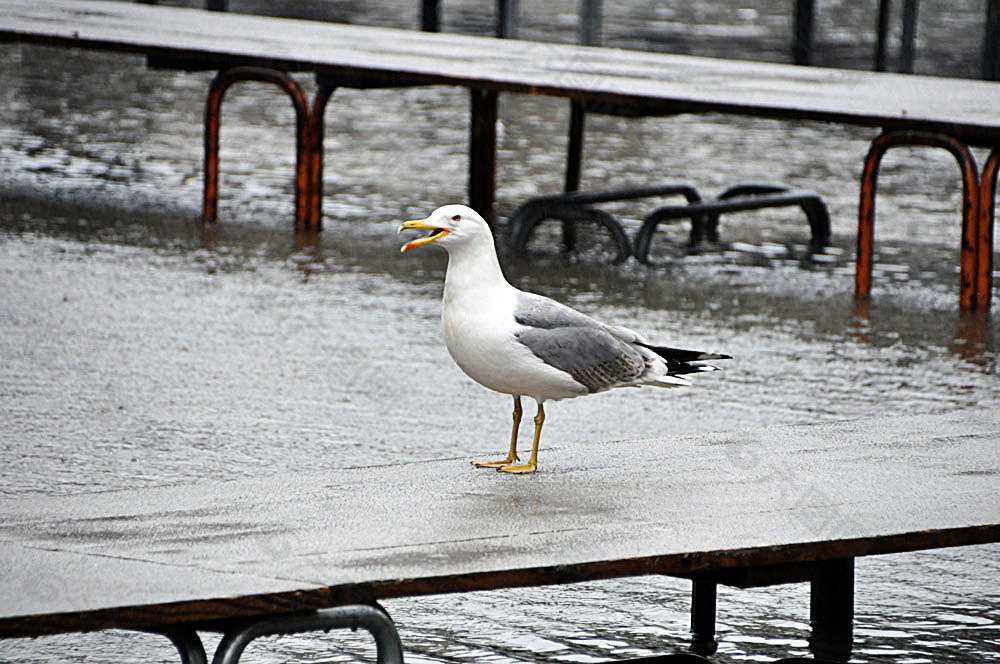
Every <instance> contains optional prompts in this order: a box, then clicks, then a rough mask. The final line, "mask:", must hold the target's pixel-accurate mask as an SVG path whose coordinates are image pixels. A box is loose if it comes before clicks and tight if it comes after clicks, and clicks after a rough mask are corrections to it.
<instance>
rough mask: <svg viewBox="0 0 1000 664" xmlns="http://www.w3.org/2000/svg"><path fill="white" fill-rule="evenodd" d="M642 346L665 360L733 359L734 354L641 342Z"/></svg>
mask: <svg viewBox="0 0 1000 664" xmlns="http://www.w3.org/2000/svg"><path fill="white" fill-rule="evenodd" d="M639 345H640V346H643V347H645V348H648V349H649V350H651V351H653V352H654V353H656V354H657V355H659V356H660V357H662V358H663V359H665V360H675V361H677V362H700V361H702V360H731V359H733V356H732V355H726V354H725V353H706V352H704V351H700V350H685V349H683V348H671V347H669V346H652V345H650V344H644V343H640V344H639Z"/></svg>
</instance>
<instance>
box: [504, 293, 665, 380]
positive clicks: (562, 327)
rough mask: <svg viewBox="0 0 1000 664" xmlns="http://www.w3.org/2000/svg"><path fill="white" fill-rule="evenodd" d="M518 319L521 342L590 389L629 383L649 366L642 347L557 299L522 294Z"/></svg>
mask: <svg viewBox="0 0 1000 664" xmlns="http://www.w3.org/2000/svg"><path fill="white" fill-rule="evenodd" d="M514 319H515V320H516V321H517V322H518V323H520V324H521V325H522V326H524V327H523V328H522V329H521V330H520V331H519V332H518V333H517V334H516V336H517V339H518V341H520V342H521V343H523V344H524V345H525V346H527V347H528V349H529V350H530V351H531V352H532V353H533V354H534V355H535V356H536V357H537V358H539V359H540V360H542V361H543V362H545V363H546V364H548V365H550V366H553V367H555V368H556V369H560V370H562V371H565V372H566V373H568V374H569V375H570V376H572V377H573V379H574V380H576V381H577V382H578V383H580V384H582V385H584V386H585V387H586V388H587V389H588V390H589V391H591V392H599V391H601V390H605V389H608V388H611V387H615V386H618V385H628V384H631V383H633V382H634V381H635V380H636V379H637V378H639V377H640V376H641V375H642V374H643V373H644V372H645V370H646V360H645V358H644V357H643V354H642V353H641V352H640V351H639V350H638V349H636V348H634V347H632V346H630V345H629V344H628V343H625V342H624V341H622V340H621V339H620V338H618V337H617V336H616V335H614V334H612V333H611V331H609V330H608V329H607V327H605V326H604V325H602V324H601V323H599V322H597V321H596V320H594V319H593V318H590V317H589V316H586V315H584V314H581V313H580V312H578V311H575V310H573V309H570V308H569V307H567V306H565V305H562V304H559V303H558V302H555V301H554V300H549V299H548V298H544V297H541V296H538V295H531V294H528V293H521V294H519V295H518V299H517V304H516V307H515V309H514Z"/></svg>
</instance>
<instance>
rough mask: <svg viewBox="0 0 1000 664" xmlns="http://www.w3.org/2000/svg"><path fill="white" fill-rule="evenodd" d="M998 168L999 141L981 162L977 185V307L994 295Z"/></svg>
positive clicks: (988, 303)
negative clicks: (992, 280) (994, 237)
mask: <svg viewBox="0 0 1000 664" xmlns="http://www.w3.org/2000/svg"><path fill="white" fill-rule="evenodd" d="M998 171H1000V145H998V146H997V147H995V148H993V151H992V152H990V156H989V157H988V158H987V159H986V163H985V164H984V165H983V174H982V180H981V182H980V185H979V228H978V230H977V233H976V234H977V236H978V238H977V242H976V255H977V259H976V307H977V308H979V309H984V310H985V309H988V308H989V306H990V298H991V297H992V295H993V286H992V284H991V276H992V274H993V221H994V219H995V214H996V213H995V211H994V205H995V204H996V193H997V173H998Z"/></svg>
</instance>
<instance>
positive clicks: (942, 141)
mask: <svg viewBox="0 0 1000 664" xmlns="http://www.w3.org/2000/svg"><path fill="white" fill-rule="evenodd" d="M899 145H911V146H926V147H935V148H942V149H944V150H948V151H949V152H951V154H952V155H953V156H954V157H955V159H956V161H958V165H959V168H961V170H962V241H961V247H960V256H959V266H960V267H959V271H960V275H959V295H958V300H959V306H960V307H961V308H962V309H971V308H973V307H975V306H976V297H975V294H976V277H975V275H976V248H977V237H976V236H977V234H978V231H979V219H978V218H979V215H980V209H979V189H980V187H979V175H978V171H977V169H976V160H975V158H974V157H973V156H972V153H971V152H970V151H969V148H968V147H967V146H966V145H965V144H964V143H961V142H960V141H957V140H955V139H954V138H952V137H950V136H945V135H944V134H933V133H929V132H922V131H893V132H888V133H883V134H882V135H880V136H878V137H877V138H876V139H875V140H874V141H872V144H871V147H870V148H869V150H868V155H867V156H866V157H865V163H864V170H863V171H862V174H861V200H860V203H859V205H858V249H857V263H856V268H855V273H854V295H855V297H863V298H867V297H868V296H869V295H870V293H871V281H872V254H873V251H874V232H875V194H876V190H877V179H878V167H879V162H880V161H881V159H882V156H883V155H884V154H885V153H886V151H887V150H889V148H892V147H895V146H899Z"/></svg>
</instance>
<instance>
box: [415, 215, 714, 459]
mask: <svg viewBox="0 0 1000 664" xmlns="http://www.w3.org/2000/svg"><path fill="white" fill-rule="evenodd" d="M406 229H423V230H428V231H430V232H429V233H428V234H427V235H424V236H423V237H420V238H418V239H416V240H412V241H410V242H407V243H406V244H404V245H403V246H402V247H401V248H400V251H402V252H407V251H410V250H412V249H416V248H418V247H423V246H425V245H430V244H436V245H439V246H441V247H444V249H446V250H447V252H448V270H447V273H446V274H445V279H444V297H443V299H442V308H441V324H442V331H443V335H444V342H445V345H446V346H447V347H448V352H449V353H450V354H451V357H452V359H454V360H455V363H456V364H458V366H459V367H460V368H461V369H462V371H464V372H465V373H466V374H467V375H468V376H469V377H470V378H472V380H474V381H476V382H477V383H479V384H480V385H483V386H484V387H487V388H489V389H491V390H494V391H496V392H500V393H502V394H509V395H511V396H512V397H513V398H514V427H513V430H512V431H511V436H510V451H509V452H508V453H507V456H506V458H504V459H500V460H497V461H474V462H473V465H475V466H477V467H479V468H496V469H497V470H498V471H500V472H504V473H514V474H527V473H533V472H535V469H536V468H537V467H538V443H539V440H540V439H541V435H542V424H543V423H544V422H545V407H544V404H545V402H547V401H558V400H560V399H570V398H573V397H579V396H583V395H586V394H594V393H596V392H604V391H606V390H610V389H613V388H616V387H635V386H641V385H654V386H657V387H680V386H686V385H690V382H689V381H688V380H687V378H685V375H686V374H692V373H697V372H702V371H714V370H715V369H716V367H713V366H711V365H708V364H703V363H702V362H703V361H705V360H726V359H731V357H730V356H729V355H722V354H718V353H703V352H700V351H691V350H682V349H679V348H669V347H665V346H654V345H652V344H650V343H649V342H648V341H646V339H645V338H644V337H642V336H641V335H639V334H637V333H636V332H633V331H632V330H630V329H628V328H625V327H618V326H615V325H607V324H605V323H602V322H600V321H598V320H595V319H593V318H591V317H590V316H587V315H585V314H583V313H580V312H579V311H576V310H575V309H572V308H570V307H568V306H566V305H564V304H561V303H559V302H556V301H555V300H552V299H549V298H547V297H544V296H542V295H536V294H534V293H527V292H525V291H522V290H518V289H517V288H515V287H514V286H512V285H511V284H510V283H509V282H508V281H507V279H506V278H504V275H503V271H502V270H501V269H500V261H499V260H498V258H497V252H496V247H495V246H494V243H493V232H492V231H491V230H490V227H489V226H488V225H487V223H486V222H485V221H484V220H483V218H482V217H481V216H479V214H477V213H476V211H475V210H473V209H472V208H469V207H466V206H464V205H445V206H443V207H439V208H438V209H436V210H434V212H432V213H431V215H430V216H429V217H427V218H425V219H415V220H412V221H406V222H403V224H402V225H401V226H400V227H399V230H398V231H397V232H402V231H403V230H406ZM521 397H530V398H532V399H534V400H535V402H536V403H537V404H538V411H537V414H536V415H535V436H534V440H533V442H532V446H531V457H530V458H529V459H528V461H527V463H518V462H519V461H520V459H519V458H518V456H517V433H518V427H519V426H520V424H521V414H522V409H521Z"/></svg>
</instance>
